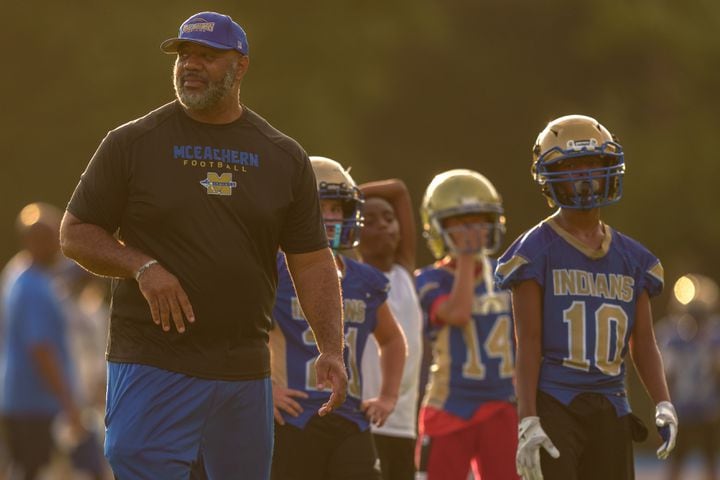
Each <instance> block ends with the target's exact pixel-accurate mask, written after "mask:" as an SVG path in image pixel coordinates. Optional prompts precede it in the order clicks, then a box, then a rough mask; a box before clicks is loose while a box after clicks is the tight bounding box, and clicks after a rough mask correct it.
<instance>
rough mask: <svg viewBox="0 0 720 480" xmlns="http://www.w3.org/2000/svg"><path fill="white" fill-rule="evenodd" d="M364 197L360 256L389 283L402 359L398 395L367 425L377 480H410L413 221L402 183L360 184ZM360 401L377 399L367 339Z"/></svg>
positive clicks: (415, 364)
mask: <svg viewBox="0 0 720 480" xmlns="http://www.w3.org/2000/svg"><path fill="white" fill-rule="evenodd" d="M360 190H361V191H362V192H363V194H364V196H365V203H364V205H363V217H364V219H365V220H364V225H363V227H362V229H361V230H360V245H359V246H358V248H359V249H360V253H361V256H362V259H363V261H364V262H365V263H367V264H369V265H372V266H373V267H375V268H377V269H378V270H380V271H381V272H383V274H385V276H386V277H387V279H388V280H389V282H390V283H389V285H390V292H389V295H388V305H389V306H390V310H391V311H392V313H393V315H394V316H395V319H396V320H397V321H398V323H399V324H400V327H401V328H402V330H403V333H404V334H405V339H406V340H407V350H408V356H407V359H406V360H405V368H404V369H403V375H402V382H401V383H400V394H399V397H398V401H397V405H396V406H395V410H394V411H393V413H392V414H391V415H390V416H389V417H388V419H387V421H386V422H385V425H383V426H381V427H378V426H372V427H371V429H372V432H373V439H374V441H375V449H376V451H377V453H378V457H379V458H380V468H381V470H382V475H383V480H414V478H415V461H414V460H415V455H414V452H415V440H416V438H417V408H418V396H419V386H418V384H419V382H420V361H421V358H422V353H423V346H422V313H421V311H420V304H419V302H418V297H417V292H416V291H415V280H414V278H413V273H414V271H415V249H416V241H415V220H414V218H413V212H412V201H411V199H410V193H409V192H408V190H407V187H406V186H405V183H403V181H402V180H397V179H391V180H379V181H375V182H369V183H364V184H362V185H360ZM360 368H361V370H362V374H363V398H365V399H369V398H374V397H377V396H378V394H379V393H380V388H381V384H382V375H381V370H380V355H379V352H378V347H377V343H376V342H375V341H374V340H373V341H368V342H367V344H366V346H365V352H364V354H363V361H362V365H361V367H360Z"/></svg>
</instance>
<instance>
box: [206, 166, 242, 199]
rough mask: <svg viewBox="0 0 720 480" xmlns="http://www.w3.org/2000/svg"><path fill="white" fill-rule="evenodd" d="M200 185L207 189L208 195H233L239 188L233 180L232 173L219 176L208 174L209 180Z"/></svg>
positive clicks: (213, 173)
mask: <svg viewBox="0 0 720 480" xmlns="http://www.w3.org/2000/svg"><path fill="white" fill-rule="evenodd" d="M200 185H202V186H203V187H205V188H206V189H207V194H208V195H225V196H228V195H232V189H233V188H235V187H237V182H234V181H233V179H232V173H223V174H222V175H218V174H217V173H215V172H208V173H207V178H204V179H202V180H200Z"/></svg>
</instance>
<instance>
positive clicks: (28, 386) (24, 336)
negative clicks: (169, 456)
mask: <svg viewBox="0 0 720 480" xmlns="http://www.w3.org/2000/svg"><path fill="white" fill-rule="evenodd" d="M61 215H62V214H61V212H60V210H59V209H57V208H56V207H54V206H52V205H49V204H45V203H32V204H30V205H27V206H26V207H25V208H23V209H22V210H21V212H20V214H19V215H18V217H17V221H16V226H17V231H18V234H19V239H20V242H21V245H22V247H23V249H22V250H21V251H20V252H18V253H17V254H16V255H15V256H13V257H12V258H11V259H10V261H8V263H7V264H6V266H5V268H4V269H3V271H2V274H0V291H1V292H2V297H1V298H2V303H3V308H2V320H1V321H0V324H2V327H1V328H0V332H3V333H0V339H1V340H2V341H1V342H0V383H1V385H2V393H0V409H1V410H0V411H1V412H2V416H3V422H2V424H3V427H4V430H5V432H4V437H5V438H6V440H7V442H6V443H7V445H6V449H7V457H8V459H7V460H8V462H6V463H11V464H12V470H11V471H12V472H13V473H12V475H14V476H11V477H10V478H35V475H37V472H38V471H39V470H40V469H42V468H43V467H44V466H45V465H47V464H48V463H50V458H51V452H52V450H53V449H54V448H57V449H58V450H60V451H62V452H63V453H66V454H67V455H68V457H69V458H68V459H67V461H66V462H65V463H64V464H63V463H62V462H60V463H55V465H54V467H53V468H52V469H51V470H50V472H49V473H48V475H49V476H50V478H60V477H63V475H64V476H67V477H68V478H72V479H73V480H77V479H80V478H102V475H103V472H104V471H105V466H104V465H103V461H102V456H101V454H100V449H99V445H100V444H99V440H98V438H97V436H96V435H95V432H94V431H95V430H100V429H101V425H102V424H101V417H98V416H97V415H95V416H93V415H91V412H92V411H93V410H89V411H87V412H84V413H83V414H81V406H83V405H92V406H95V407H97V408H95V410H94V411H99V412H101V411H102V405H103V404H104V398H103V392H104V381H105V380H104V378H105V377H104V368H103V367H104V359H103V344H104V336H105V331H106V330H105V328H106V327H105V323H106V322H104V321H100V319H99V317H98V315H102V311H104V309H105V308H106V305H105V302H104V295H105V288H104V286H103V285H102V284H100V283H98V282H96V281H94V280H91V277H90V276H89V275H88V274H87V273H86V272H85V271H84V270H82V269H81V268H79V267H77V266H76V265H75V264H74V263H73V262H71V261H69V260H68V259H66V258H65V257H63V256H62V255H60V254H59V241H58V227H59V222H60V218H61ZM58 413H63V414H64V415H58ZM81 417H84V420H81ZM93 420H94V421H95V422H96V423H98V424H99V425H98V426H97V428H95V429H93V432H92V434H90V433H91V432H88V431H86V427H85V426H84V425H83V421H85V423H89V422H92V421H93ZM6 466H7V465H2V464H0V469H4V467H6ZM0 472H1V470H0ZM0 478H2V473H0ZM63 478H65V477H63Z"/></svg>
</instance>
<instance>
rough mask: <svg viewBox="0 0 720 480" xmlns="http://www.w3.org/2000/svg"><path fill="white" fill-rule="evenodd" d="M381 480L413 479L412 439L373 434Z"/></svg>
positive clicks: (413, 456) (413, 445) (413, 452)
mask: <svg viewBox="0 0 720 480" xmlns="http://www.w3.org/2000/svg"><path fill="white" fill-rule="evenodd" d="M373 440H374V441H375V449H376V450H377V454H378V458H380V469H381V470H382V478H383V480H414V479H415V442H416V440H415V439H414V438H403V437H391V436H389V435H378V434H373Z"/></svg>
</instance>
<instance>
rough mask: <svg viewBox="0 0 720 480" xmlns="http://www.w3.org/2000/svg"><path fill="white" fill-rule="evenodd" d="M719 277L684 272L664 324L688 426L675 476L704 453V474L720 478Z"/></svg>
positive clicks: (673, 387)
mask: <svg viewBox="0 0 720 480" xmlns="http://www.w3.org/2000/svg"><path fill="white" fill-rule="evenodd" d="M719 296H720V291H719V289H718V285H717V283H716V282H715V281H714V280H713V279H711V278H709V277H706V276H704V275H698V274H694V273H693V274H688V275H684V276H682V277H680V278H679V279H678V280H677V281H676V282H675V286H674V288H673V298H672V300H671V301H670V305H669V306H668V311H669V312H671V313H670V315H668V317H666V318H664V319H663V320H662V321H661V322H660V323H659V325H658V343H659V345H660V348H661V352H662V356H663V361H664V364H665V372H666V375H667V381H668V387H669V388H670V394H671V396H672V398H673V401H674V403H675V408H676V409H677V414H678V419H679V421H680V424H681V425H682V431H681V432H680V435H678V439H677V445H676V447H675V452H674V453H673V455H672V456H671V457H670V464H669V465H668V477H667V478H669V479H670V480H679V479H681V478H686V477H685V476H683V475H682V473H683V465H684V464H686V463H687V462H686V460H687V459H688V455H689V454H691V453H693V451H697V452H699V453H700V454H701V455H702V459H703V466H704V478H705V479H707V480H715V479H717V478H718V475H717V470H716V463H717V456H718V446H719V444H720V442H718V437H719V436H720V315H718V299H719Z"/></svg>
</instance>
